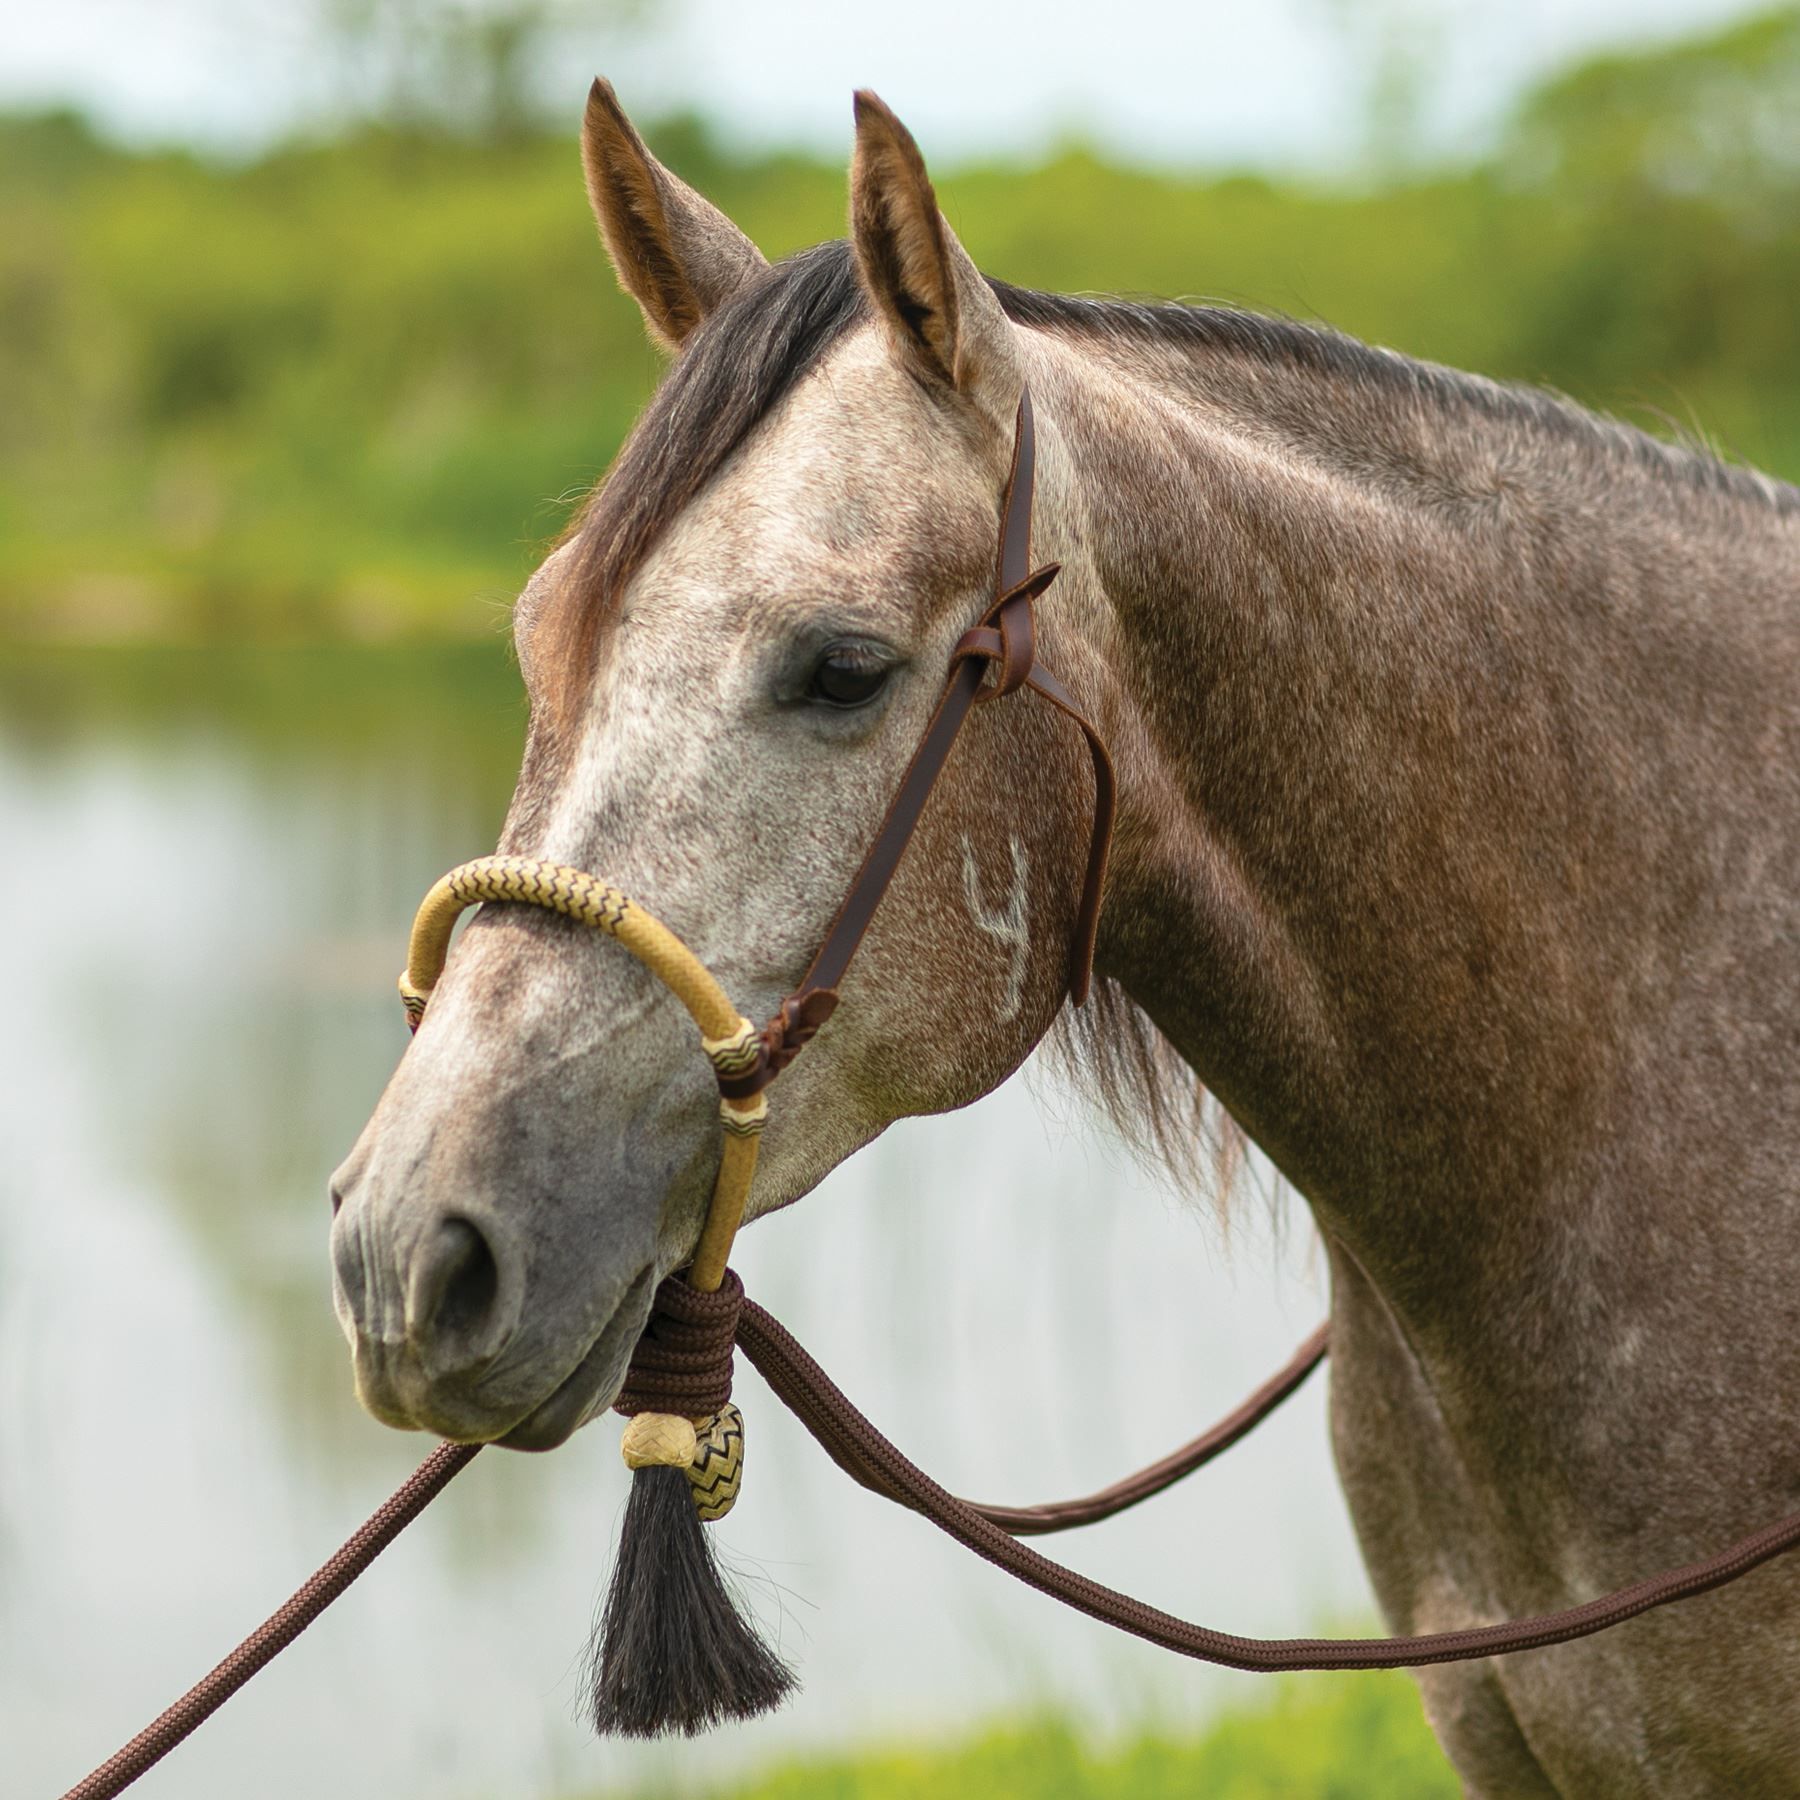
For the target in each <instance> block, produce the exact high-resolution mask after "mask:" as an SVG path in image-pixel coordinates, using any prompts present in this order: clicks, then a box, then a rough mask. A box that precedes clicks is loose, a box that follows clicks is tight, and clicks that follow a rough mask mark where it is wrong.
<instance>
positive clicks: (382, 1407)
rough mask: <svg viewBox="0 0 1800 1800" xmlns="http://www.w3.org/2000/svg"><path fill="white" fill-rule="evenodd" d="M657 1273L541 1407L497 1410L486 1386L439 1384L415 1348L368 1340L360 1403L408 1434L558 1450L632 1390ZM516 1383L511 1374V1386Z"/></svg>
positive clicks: (639, 1282)
mask: <svg viewBox="0 0 1800 1800" xmlns="http://www.w3.org/2000/svg"><path fill="white" fill-rule="evenodd" d="M656 1273H657V1272H656V1268H655V1266H654V1265H651V1266H649V1267H647V1268H644V1269H642V1270H640V1271H639V1273H638V1274H637V1276H636V1277H635V1278H634V1279H633V1280H632V1282H631V1284H630V1286H628V1287H627V1288H626V1290H625V1292H624V1293H623V1294H622V1295H621V1296H620V1298H619V1304H618V1305H617V1306H616V1307H614V1308H613V1310H612V1313H611V1315H610V1316H609V1317H608V1319H607V1321H606V1323H605V1324H604V1325H603V1326H601V1328H600V1330H599V1333H598V1334H597V1335H596V1336H595V1337H594V1338H593V1339H592V1340H591V1341H590V1342H589V1343H588V1344H587V1346H586V1347H585V1348H584V1349H582V1350H581V1351H580V1352H579V1353H578V1354H577V1356H576V1358H575V1360H574V1363H573V1366H571V1365H570V1364H569V1363H567V1362H566V1361H562V1360H561V1359H559V1360H558V1363H557V1364H556V1365H554V1366H556V1367H560V1368H562V1369H564V1370H565V1371H566V1373H563V1374H561V1375H560V1376H558V1377H557V1378H556V1379H555V1380H554V1381H553V1382H552V1384H551V1385H550V1387H549V1388H548V1390H547V1391H546V1392H545V1393H544V1395H543V1397H542V1398H540V1399H538V1400H536V1401H530V1402H526V1403H525V1404H523V1405H521V1404H519V1403H518V1402H516V1401H515V1402H513V1403H511V1404H506V1405H496V1404H495V1399H496V1397H495V1396H494V1395H492V1394H491V1393H489V1394H488V1395H485V1396H484V1394H483V1391H482V1383H481V1382H479V1381H477V1382H474V1383H469V1384H464V1383H459V1382H449V1383H444V1382H433V1381H431V1380H430V1379H429V1378H428V1377H427V1376H426V1375H425V1373H424V1371H423V1370H422V1369H421V1368H420V1367H419V1365H418V1360H417V1358H416V1356H414V1355H413V1354H411V1352H410V1350H409V1348H408V1347H407V1346H405V1345H384V1344H372V1343H369V1342H366V1341H363V1340H358V1341H357V1344H356V1352H357V1354H356V1372H357V1381H356V1390H357V1398H358V1399H360V1400H361V1402H362V1404H363V1406H364V1407H365V1408H366V1409H367V1410H368V1411H369V1412H370V1413H372V1414H373V1415H374V1416H375V1417H376V1418H377V1419H379V1420H380V1421H381V1422H382V1423H383V1424H384V1425H392V1426H395V1427H396V1428H398V1429H399V1430H402V1431H429V1432H433V1433H435V1434H436V1435H437V1436H439V1437H442V1438H447V1439H449V1440H451V1441H452V1442H454V1443H460V1444H501V1445H504V1446H505V1447H506V1448H507V1449H509V1450H554V1449H555V1448H556V1446H557V1445H558V1444H561V1443H564V1442H566V1441H567V1440H568V1439H569V1438H570V1437H571V1436H573V1435H574V1433H575V1432H576V1431H578V1430H579V1429H580V1428H581V1427H582V1426H583V1425H585V1424H586V1423H587V1422H588V1421H589V1420H590V1419H592V1418H593V1417H594V1416H595V1415H596V1414H597V1413H599V1412H602V1411H603V1410H604V1409H605V1408H606V1407H607V1406H609V1405H610V1404H611V1402H612V1400H613V1397H614V1396H615V1395H616V1394H617V1393H618V1391H619V1389H620V1388H621V1387H623V1386H624V1383H625V1371H626V1369H627V1368H628V1367H629V1366H630V1363H631V1352H632V1347H633V1346H634V1345H635V1344H636V1343H637V1339H638V1334H639V1332H641V1331H642V1330H643V1328H644V1321H645V1319H646V1318H647V1317H648V1316H649V1311H650V1295H651V1292H652V1290H653V1289H654V1287H655V1285H656ZM489 1373H490V1375H491V1374H492V1373H493V1371H489ZM516 1380H517V1374H516V1372H511V1374H510V1378H509V1380H508V1382H507V1385H508V1386H511V1385H512V1384H513V1382H514V1381H516ZM515 1391H516V1390H515Z"/></svg>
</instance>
